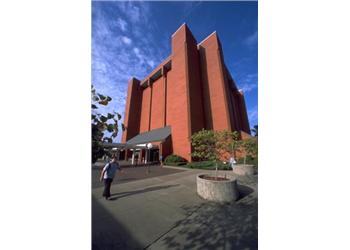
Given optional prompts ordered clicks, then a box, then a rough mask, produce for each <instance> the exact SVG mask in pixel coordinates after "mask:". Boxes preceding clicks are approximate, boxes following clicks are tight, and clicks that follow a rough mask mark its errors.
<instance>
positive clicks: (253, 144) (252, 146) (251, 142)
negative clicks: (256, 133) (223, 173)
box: [242, 138, 258, 157]
mask: <svg viewBox="0 0 350 250" xmlns="http://www.w3.org/2000/svg"><path fill="white" fill-rule="evenodd" d="M242 146H243V148H244V149H245V151H246V153H247V155H249V156H252V157H255V156H257V155H258V140H257V139H256V138H251V139H247V140H245V141H243V145H242Z"/></svg>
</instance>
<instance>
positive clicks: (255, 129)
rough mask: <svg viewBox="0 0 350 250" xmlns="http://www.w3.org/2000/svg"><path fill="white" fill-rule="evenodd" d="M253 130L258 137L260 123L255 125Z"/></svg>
mask: <svg viewBox="0 0 350 250" xmlns="http://www.w3.org/2000/svg"><path fill="white" fill-rule="evenodd" d="M251 131H252V132H253V133H254V136H255V137H258V125H255V126H254V128H253V129H251Z"/></svg>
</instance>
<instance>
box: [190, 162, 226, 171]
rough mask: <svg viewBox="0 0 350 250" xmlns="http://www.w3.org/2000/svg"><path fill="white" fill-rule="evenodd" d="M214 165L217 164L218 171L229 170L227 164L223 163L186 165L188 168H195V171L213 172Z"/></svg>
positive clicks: (193, 163)
mask: <svg viewBox="0 0 350 250" xmlns="http://www.w3.org/2000/svg"><path fill="white" fill-rule="evenodd" d="M215 163H217V164H218V170H231V169H232V168H231V167H230V165H229V164H224V163H223V162H220V161H218V162H215V161H198V162H191V163H188V164H187V165H186V167H188V168H197V169H208V170H215V169H216V166H215Z"/></svg>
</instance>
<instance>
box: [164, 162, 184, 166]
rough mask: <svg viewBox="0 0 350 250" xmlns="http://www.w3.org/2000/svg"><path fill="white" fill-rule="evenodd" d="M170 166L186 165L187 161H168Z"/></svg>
mask: <svg viewBox="0 0 350 250" xmlns="http://www.w3.org/2000/svg"><path fill="white" fill-rule="evenodd" d="M166 165H168V166H183V165H186V162H168V163H166Z"/></svg>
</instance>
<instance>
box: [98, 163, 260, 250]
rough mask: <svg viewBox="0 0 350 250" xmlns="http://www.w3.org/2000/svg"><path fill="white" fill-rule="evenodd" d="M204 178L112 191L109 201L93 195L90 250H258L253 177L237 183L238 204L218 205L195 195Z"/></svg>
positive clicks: (174, 178)
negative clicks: (198, 181)
mask: <svg viewBox="0 0 350 250" xmlns="http://www.w3.org/2000/svg"><path fill="white" fill-rule="evenodd" d="M203 172H208V171H202V170H187V171H184V172H180V173H175V174H170V175H164V176H159V177H155V178H148V179H144V180H138V181H133V182H128V183H124V184H119V185H114V186H112V188H111V193H112V200H111V201H106V200H104V199H102V197H101V193H102V188H95V189H93V190H92V248H93V249H101V250H102V249H145V248H148V249H257V216H258V214H257V191H256V190H257V188H256V185H257V176H255V177H254V178H245V179H240V181H239V184H240V185H239V189H240V191H241V193H242V196H244V197H243V198H242V199H240V200H239V201H238V202H236V203H235V204H216V203H211V202H207V201H204V200H202V199H201V198H199V196H198V195H197V194H196V175H197V174H198V173H203ZM210 172H212V171H210ZM220 172H221V171H220ZM223 173H226V174H227V173H228V172H227V171H223ZM254 190H255V191H254Z"/></svg>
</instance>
